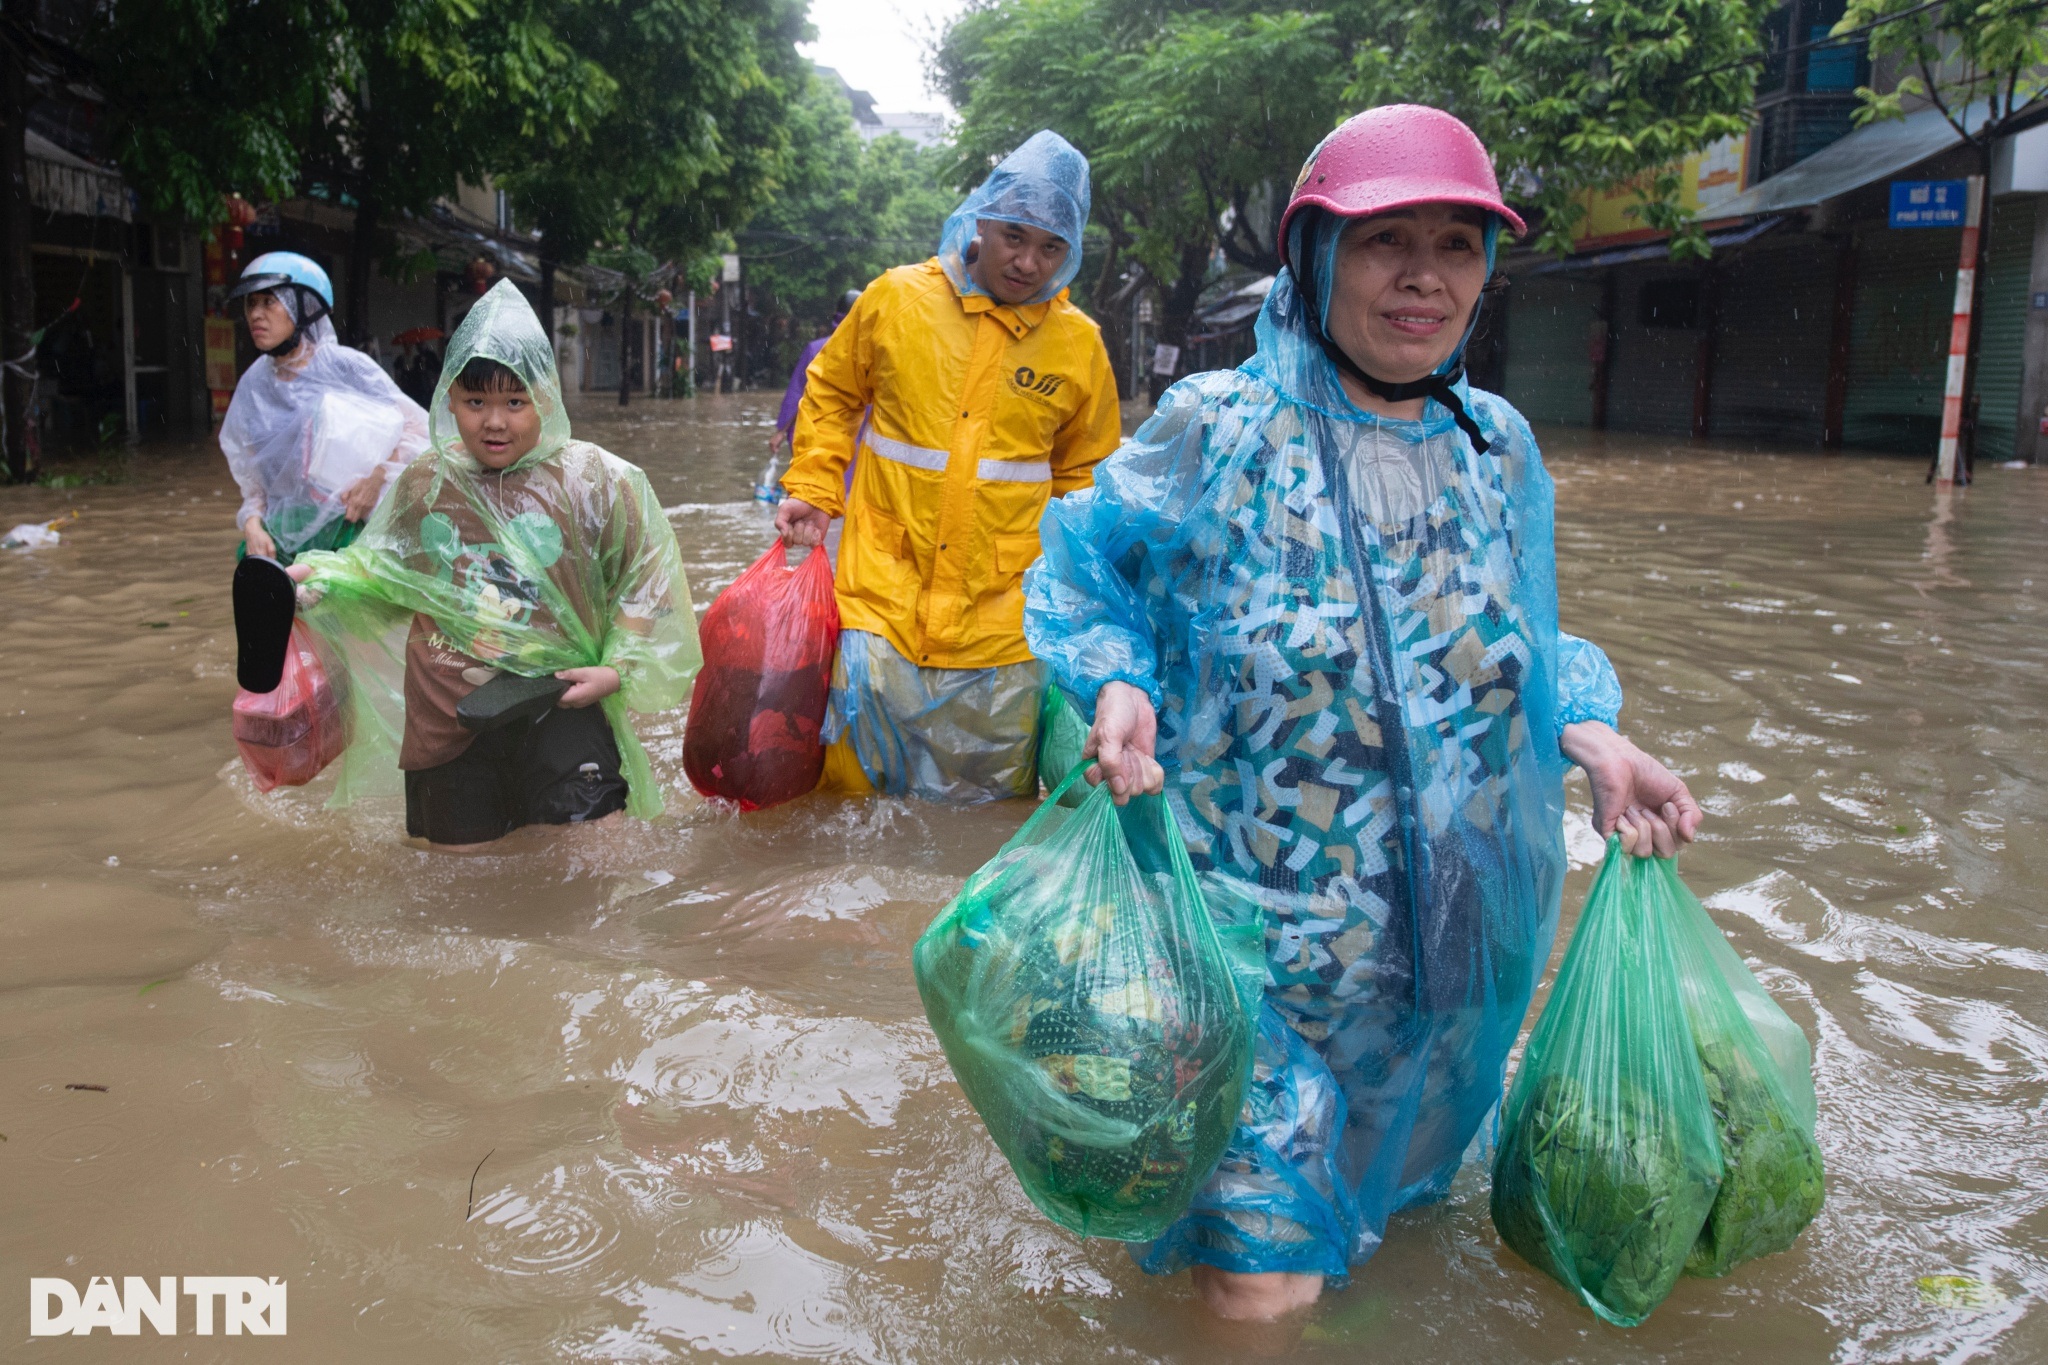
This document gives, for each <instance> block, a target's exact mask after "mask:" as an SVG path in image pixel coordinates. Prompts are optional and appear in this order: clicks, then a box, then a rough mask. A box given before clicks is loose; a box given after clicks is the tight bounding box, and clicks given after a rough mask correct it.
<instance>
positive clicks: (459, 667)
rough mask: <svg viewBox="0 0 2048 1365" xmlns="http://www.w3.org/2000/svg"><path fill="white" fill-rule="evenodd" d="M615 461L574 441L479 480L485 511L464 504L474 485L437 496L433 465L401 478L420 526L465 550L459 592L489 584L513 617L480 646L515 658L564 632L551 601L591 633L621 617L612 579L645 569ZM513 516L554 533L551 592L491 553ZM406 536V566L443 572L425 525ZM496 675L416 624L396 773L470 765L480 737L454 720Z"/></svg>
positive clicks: (459, 484) (634, 516) (422, 621)
mask: <svg viewBox="0 0 2048 1365" xmlns="http://www.w3.org/2000/svg"><path fill="white" fill-rule="evenodd" d="M608 459H609V457H607V456H604V455H603V453H602V452H601V451H598V450H597V449H596V448H595V447H590V446H584V445H583V444H582V443H581V442H571V443H570V444H569V445H568V446H566V447H564V451H563V455H562V456H560V457H557V458H553V459H549V460H545V461H542V462H540V463H539V464H536V465H534V466H532V467H530V468H527V469H522V470H517V471H509V472H507V473H505V474H504V475H502V476H499V475H483V476H480V477H477V478H475V479H474V480H473V484H474V486H475V487H476V489H477V492H476V497H477V499H478V501H472V500H471V497H469V496H466V495H465V493H464V491H463V483H464V481H463V480H458V479H448V480H445V481H443V482H441V484H440V486H439V487H438V489H434V490H432V491H431V492H430V491H429V486H430V485H431V483H432V482H433V479H434V470H433V468H432V465H431V462H430V461H425V460H423V461H420V462H417V463H415V464H414V465H413V466H412V467H411V468H410V469H408V470H407V471H406V472H405V474H404V475H402V476H401V480H402V482H401V485H400V487H399V488H398V489H397V490H395V491H394V497H400V498H401V499H402V501H404V502H407V503H409V504H410V505H412V506H414V507H416V508H418V516H419V517H420V518H421V519H428V518H439V519H441V521H442V525H443V535H444V538H445V539H447V540H449V541H451V542H459V543H460V547H461V554H460V556H459V561H458V562H457V563H456V564H455V566H454V568H453V570H452V573H453V580H454V584H455V585H456V586H457V587H458V588H463V587H467V588H468V589H472V590H473V589H476V588H477V587H478V586H479V585H480V584H488V585H489V588H490V592H489V594H488V597H489V600H490V601H491V602H492V603H494V604H496V609H498V610H500V611H505V612H508V613H510V614H511V619H508V623H507V627H506V631H505V633H504V634H503V635H500V634H499V633H498V632H496V631H493V630H491V629H490V628H489V627H488V624H487V622H486V624H485V628H484V630H483V631H482V633H480V634H478V635H477V637H476V639H477V641H478V642H487V641H490V640H492V639H502V640H504V641H505V642H506V643H507V646H508V648H509V647H510V643H511V641H512V640H513V639H514V638H516V637H517V636H519V635H521V634H523V633H525V632H527V631H529V630H535V629H545V630H548V631H551V632H553V631H558V630H559V629H560V627H559V625H558V624H557V623H555V621H554V619H553V615H552V612H551V609H550V607H549V606H548V601H549V600H552V601H556V602H560V603H561V604H563V605H564V606H566V607H567V608H568V609H569V610H570V611H572V612H574V613H575V615H576V616H577V617H578V618H579V621H578V623H579V625H580V627H581V629H582V630H583V631H585V632H589V633H591V634H596V635H602V634H603V633H604V631H605V629H606V628H607V626H608V625H609V622H608V620H607V618H608V617H611V616H612V615H613V614H614V613H615V611H617V610H618V607H617V606H616V605H615V604H614V603H613V601H612V600H611V599H612V598H613V597H614V596H615V594H616V592H617V591H618V589H617V588H616V586H615V585H614V584H613V583H612V582H611V581H610V579H611V577H612V576H613V575H614V574H616V573H618V572H619V571H620V566H622V565H625V564H631V563H634V562H635V561H636V559H637V558H638V556H639V553H640V551H639V546H640V544H641V541H642V540H643V538H644V536H645V528H644V527H643V526H642V525H641V524H640V523H641V517H640V515H639V511H638V507H637V505H636V503H635V502H634V500H633V499H632V498H631V497H628V496H621V491H622V490H621V489H620V488H618V487H616V486H614V480H613V479H612V478H610V477H608V475H609V470H608V468H607V465H606V461H607V460H608ZM593 476H595V477H593ZM479 502H481V503H482V504H483V505H481V506H480V505H479ZM515 517H518V518H522V519H530V520H532V521H534V522H536V523H547V524H551V526H552V527H553V529H554V532H555V533H556V535H555V536H554V537H552V538H553V540H554V543H555V546H556V548H555V549H554V550H553V552H552V554H551V555H549V556H547V557H546V559H545V561H544V562H546V567H545V568H544V569H543V572H544V573H545V574H546V576H547V579H548V588H549V591H547V592H543V591H542V590H541V585H539V584H535V583H530V582H528V581H526V580H525V579H524V578H523V577H522V576H521V575H520V574H519V572H518V571H517V569H516V567H515V566H514V565H513V564H512V563H511V562H510V561H509V560H507V559H506V558H505V557H504V556H503V555H502V554H501V553H498V552H496V551H494V550H493V549H492V548H491V544H492V543H493V542H499V541H501V540H502V539H503V538H504V537H505V536H506V535H507V534H508V529H509V528H508V527H507V525H506V523H507V522H508V521H509V520H510V519H512V518H515ZM405 529H406V533H407V534H408V535H409V537H410V538H412V539H416V540H419V541H420V544H421V548H420V549H419V550H418V551H417V554H416V556H415V557H417V559H418V562H417V563H412V562H408V563H407V565H406V567H407V568H408V569H409V570H410V571H412V572H414V573H419V574H422V575H425V574H431V573H433V572H435V570H436V568H437V566H438V561H437V560H434V559H431V558H428V557H427V550H426V549H425V541H424V537H423V530H422V527H421V526H420V525H419V524H418V523H417V522H416V523H414V524H413V525H410V526H408V527H406V528H405ZM529 538H530V539H531V538H533V537H531V536H529ZM469 610H470V612H474V611H477V610H479V608H478V607H476V606H472V607H471V608H470V609H469ZM465 615H468V613H465ZM479 619H481V618H477V617H474V616H471V617H470V620H471V621H476V620H479ZM471 647H472V648H474V647H475V645H474V644H472V646H471ZM481 652H484V653H487V654H495V651H491V650H484V651H481ZM498 671H499V670H498V669H497V668H496V667H494V666H493V664H491V663H490V662H487V661H486V660H483V659H479V658H476V657H474V656H473V655H471V654H469V653H467V652H465V651H464V650H462V649H461V648H459V647H458V646H457V645H456V644H455V643H454V642H453V641H452V640H451V639H450V636H449V632H448V631H447V630H446V629H445V628H443V627H442V626H440V625H438V624H437V623H436V621H435V619H434V617H433V616H431V615H428V614H427V613H425V612H419V613H416V614H415V615H414V617H413V621H412V628H411V631H410V632H409V634H408V636H407V638H406V646H405V737H404V740H403V742H402V743H401V745H400V746H399V756H398V766H399V767H400V768H403V769H405V770H406V771H408V772H417V771H419V770H420V769H423V768H433V767H438V766H439V765H441V764H443V763H447V762H450V761H452V760H453V759H455V758H458V757H460V756H461V754H462V753H463V751H464V750H466V749H467V748H468V747H469V745H470V742H471V741H472V740H473V739H474V738H475V736H474V734H472V733H471V732H470V731H468V730H465V729H463V728H462V725H461V722H460V721H458V720H457V719H456V718H455V707H456V704H457V703H459V702H460V701H461V700H462V699H463V698H464V697H466V696H468V695H469V694H470V693H471V692H474V691H475V690H476V689H477V688H479V687H481V686H482V685H483V684H484V683H486V682H489V681H490V680H491V679H492V678H493V677H495V676H496V675H497V673H498Z"/></svg>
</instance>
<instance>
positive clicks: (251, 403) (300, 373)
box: [220, 294, 427, 556]
mask: <svg viewBox="0 0 2048 1365" xmlns="http://www.w3.org/2000/svg"><path fill="white" fill-rule="evenodd" d="M278 298H279V300H280V301H281V302H283V303H284V305H285V307H286V308H287V309H289V308H290V307H291V303H290V301H289V299H288V298H287V297H286V295H284V294H280V295H279V296H278ZM301 336H302V337H303V341H302V343H301V344H300V346H299V348H298V349H297V350H296V351H294V352H293V353H292V354H291V355H290V356H289V357H285V358H277V357H273V356H261V357H259V358H258V359H257V361H256V363H255V364H254V365H251V366H250V367H249V369H248V371H247V372H246V373H245V374H243V376H242V378H241V381H240V382H239V383H237V384H236V385H235V397H234V401H233V402H231V403H229V404H228V414H227V417H226V419H225V420H223V421H222V423H221V428H220V448H221V453H222V454H224V455H226V456H227V458H228V468H229V470H231V471H232V472H233V473H234V476H235V483H236V484H237V485H238V486H239V487H240V488H241V490H242V505H241V508H240V509H239V510H238V511H237V512H236V513H235V525H237V526H241V525H244V524H245V523H246V522H247V521H248V519H249V518H250V517H251V516H260V517H262V518H263V527H264V529H265V530H267V531H269V532H270V537H271V539H272V540H274V541H276V542H277V547H278V549H279V550H281V551H283V552H284V553H285V554H286V555H287V556H290V555H295V554H297V553H298V551H299V550H301V549H303V548H305V547H306V546H308V545H310V544H312V543H313V542H314V540H315V539H316V538H318V537H319V536H320V534H321V532H323V531H325V530H327V529H328V528H329V527H330V526H331V525H332V524H333V523H334V522H336V521H339V520H341V519H342V518H343V516H344V515H345V513H344V512H343V509H342V505H341V495H342V494H343V493H344V492H346V491H347V490H348V489H349V487H350V486H351V485H352V484H354V483H355V482H356V481H357V480H358V479H361V478H362V477H363V476H364V475H366V474H369V473H372V472H373V471H376V470H379V469H381V470H382V471H383V474H384V490H383V492H384V496H386V497H388V496H389V495H390V492H391V487H392V485H393V484H394V483H395V482H396V481H397V479H398V474H399V471H400V470H402V469H404V468H405V467H406V465H408V464H410V463H411V462H412V460H413V457H415V456H416V455H418V454H419V453H420V452H421V451H422V450H425V449H426V448H427V414H426V411H425V410H424V409H423V408H421V407H420V405H419V404H418V403H415V402H413V401H412V399H410V398H407V397H406V396H405V395H404V394H403V393H402V392H400V391H399V388H398V385H397V384H396V383H394V382H393V381H392V379H391V376H390V375H388V374H386V373H385V372H384V369H383V367H382V366H380V365H379V364H378V363H377V362H376V361H374V360H372V359H371V358H370V357H369V356H367V355H364V354H363V353H362V352H361V351H358V350H355V349H353V348H352V347H348V346H344V345H342V344H341V341H340V340H339V338H337V337H336V336H335V335H334V324H333V322H331V321H330V320H328V319H327V318H324V317H323V318H321V319H319V320H318V321H316V322H315V323H314V324H313V325H312V326H310V327H307V328H305V329H304V330H303V331H302V332H301Z"/></svg>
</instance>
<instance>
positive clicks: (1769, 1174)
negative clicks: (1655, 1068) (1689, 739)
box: [1644, 860, 1823, 1276]
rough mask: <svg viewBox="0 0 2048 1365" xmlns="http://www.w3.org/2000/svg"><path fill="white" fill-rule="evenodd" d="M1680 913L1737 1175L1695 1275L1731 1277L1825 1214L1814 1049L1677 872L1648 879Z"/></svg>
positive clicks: (1675, 918) (1719, 1128)
mask: <svg viewBox="0 0 2048 1365" xmlns="http://www.w3.org/2000/svg"><path fill="white" fill-rule="evenodd" d="M1644 871H1645V872H1646V874H1647V875H1648V876H1650V878H1651V879H1652V882H1653V884H1660V885H1657V890H1658V892H1659V894H1660V895H1661V897H1662V900H1663V903H1664V905H1666V906H1668V907H1669V911H1668V912H1669V914H1670V916H1671V922H1672V932H1671V943H1672V948H1673V951H1674V953H1675V955H1676V957H1677V961H1678V979H1679V982H1680V985H1681V986H1682V987H1683V989H1684V992H1685V1012H1686V1019H1687V1021H1688V1022H1689V1023H1690V1024H1691V1026H1692V1034H1693V1045H1694V1046H1695V1047H1696V1048H1697V1049H1698V1051H1699V1059H1700V1073H1701V1078H1702V1079H1703V1080H1704V1082H1705V1083H1706V1088H1707V1104H1708V1106H1709V1107H1710V1108H1712V1110H1713V1111H1714V1128H1715V1132H1716V1134H1717V1135H1718V1136H1719V1137H1720V1139H1721V1161H1722V1164H1723V1165H1724V1166H1725V1167H1726V1168H1727V1170H1726V1173H1725V1174H1724V1175H1723V1176H1722V1177H1721V1189H1720V1193H1719V1194H1717V1195H1716V1196H1715V1197H1714V1207H1713V1209H1712V1210H1711V1211H1710V1212H1709V1213H1708V1214H1707V1222H1706V1226H1704V1227H1703V1228H1701V1229H1700V1235H1699V1240H1698V1241H1697V1242H1695V1243H1694V1244H1693V1249H1692V1253H1691V1255H1689V1256H1688V1257H1687V1258H1686V1262H1685V1273H1686V1274H1688V1275H1709V1276H1711V1275H1725V1274H1727V1273H1728V1272H1729V1271H1730V1270H1732V1269H1734V1268H1735V1267H1736V1266H1738V1265H1740V1264H1741V1263H1742V1262H1744V1261H1748V1260H1753V1259H1755V1258H1756V1257H1758V1256H1768V1255H1770V1254H1771V1253H1773V1252H1777V1251H1783V1250H1784V1249H1785V1248H1787V1247H1789V1246H1791V1245H1792V1243H1793V1241H1794V1239H1796V1238H1797V1237H1798V1236H1799V1234H1800V1232H1801V1230H1802V1229H1804V1228H1805V1227H1806V1225H1807V1224H1808V1223H1810V1222H1812V1221H1813V1218H1814V1215H1815V1214H1817V1213H1819V1212H1820V1205H1821V1195H1822V1174H1823V1172H1822V1165H1821V1155H1820V1144H1819V1143H1818V1142H1817V1141H1815V1139H1814V1120H1815V1107H1816V1106H1815V1102H1814V1093H1813V1050H1812V1048H1811V1047H1810V1046H1809V1045H1808V1043H1807V1041H1806V1034H1805V1033H1804V1032H1802V1031H1801V1030H1800V1028H1799V1025H1797V1024H1795V1023H1793V1022H1792V1020H1791V1019H1790V1018H1789V1017H1787V1015H1786V1014H1785V1011H1784V1010H1782V1009H1780V1008H1779V1007H1778V1002H1777V1001H1775V1000H1773V999H1771V997H1770V995H1769V993H1768V992H1766V991H1765V990H1764V988H1763V986H1762V985H1761V984H1759V983H1758V981H1757V979H1756V978H1755V977H1754V976H1751V975H1750V974H1749V969H1748V968H1747V967H1745V966H1743V965H1742V959H1741V957H1739V956H1738V955H1737V954H1736V952H1735V949H1734V948H1732V947H1730V946H1729V943H1728V940H1727V939H1726V938H1724V937H1723V936H1722V934H1721V931H1720V929H1719V928H1718V927H1716V925H1715V924H1714V921H1713V919H1712V918H1711V917H1710V916H1709V915H1708V914H1707V912H1706V910H1705V908H1704V907H1702V906H1701V905H1700V903H1699V901H1698V900H1696V899H1695V898H1694V897H1693V894H1692V892H1690V891H1688V890H1687V889H1686V887H1685V883H1684V882H1682V881H1680V880H1679V879H1678V871H1677V869H1676V867H1675V866H1674V865H1673V864H1672V863H1670V862H1667V861H1661V860H1657V861H1656V865H1655V866H1654V867H1652V868H1647V869H1644Z"/></svg>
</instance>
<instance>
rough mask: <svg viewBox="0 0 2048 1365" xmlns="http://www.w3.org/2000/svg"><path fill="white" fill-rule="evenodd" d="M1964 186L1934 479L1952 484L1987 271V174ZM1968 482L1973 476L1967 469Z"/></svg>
mask: <svg viewBox="0 0 2048 1365" xmlns="http://www.w3.org/2000/svg"><path fill="white" fill-rule="evenodd" d="M1966 184H1967V188H1966V189H1965V190H1964V191H1963V201H1964V202H1963V245H1962V250H1961V251H1960V252H1959V253H1958V255H1957V261H1956V301H1955V311H1954V314H1953V315H1952V316H1951V318H1950V320H1949V329H1948V384H1947V387H1946V388H1945V389H1944V390H1943V391H1942V400H1941V445H1940V446H1939V447H1938V448H1937V449H1936V451H1935V455H1934V482H1935V483H1936V484H1938V485H1940V486H1941V487H1944V488H1947V487H1951V486H1953V485H1954V484H1955V482H1956V468H1957V453H1958V450H1959V448H1960V447H1961V445H1962V433H1963V396H1964V394H1965V393H1967V392H1968V390H1969V387H1970V384H1969V381H1970V378H1971V374H1970V371H1971V369H1972V364H1971V362H1972V360H1973V359H1974V357H1973V355H1972V352H1973V351H1974V350H1975V349H1976V348H1975V347H1974V346H1972V345H1971V342H1972V341H1973V340H1974V331H1975V328H1974V325H1973V324H1974V320H1975V318H1976V315H1977V312H1978V308H1977V296H1978V294H1979V292H1980V291H1979V289H1978V277H1979V275H1980V274H1981V273H1982V272H1981V270H1980V267H1981V266H1982V264H1983V259H1982V258H1983V234H1982V233H1981V232H1980V231H1979V228H1980V227H1981V226H1982V224H1983V221H1984V185H1985V177H1984V176H1981V175H1973V176H1971V177H1970V178H1969V180H1968V181H1967V182H1966ZM1962 481H1963V482H1964V483H1968V482H1969V481H1970V478H1969V473H1968V471H1967V470H1965V471H1964V474H1963V479H1962Z"/></svg>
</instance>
